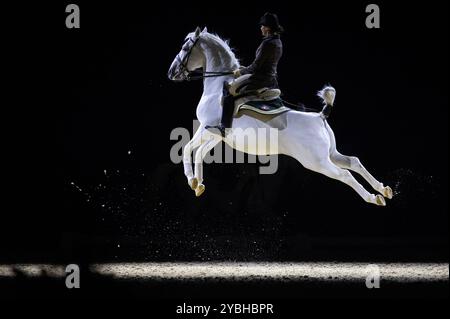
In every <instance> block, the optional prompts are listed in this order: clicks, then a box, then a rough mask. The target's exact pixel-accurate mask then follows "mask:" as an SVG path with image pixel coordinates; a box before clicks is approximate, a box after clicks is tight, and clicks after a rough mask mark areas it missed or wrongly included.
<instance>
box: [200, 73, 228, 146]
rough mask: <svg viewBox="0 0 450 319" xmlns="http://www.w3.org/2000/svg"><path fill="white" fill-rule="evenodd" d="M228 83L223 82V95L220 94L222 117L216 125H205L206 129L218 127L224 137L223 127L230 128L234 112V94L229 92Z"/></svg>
mask: <svg viewBox="0 0 450 319" xmlns="http://www.w3.org/2000/svg"><path fill="white" fill-rule="evenodd" d="M228 89H229V87H228V83H227V82H226V81H225V82H224V83H223V96H222V118H221V120H220V124H219V125H216V126H209V125H207V126H205V128H206V129H219V131H220V134H221V135H222V137H225V135H226V133H225V129H227V128H231V125H232V121H233V112H234V96H233V95H231V94H230V92H229V90H228Z"/></svg>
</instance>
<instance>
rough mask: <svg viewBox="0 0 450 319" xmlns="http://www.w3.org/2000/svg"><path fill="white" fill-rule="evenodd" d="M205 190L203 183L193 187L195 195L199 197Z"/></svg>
mask: <svg viewBox="0 0 450 319" xmlns="http://www.w3.org/2000/svg"><path fill="white" fill-rule="evenodd" d="M204 191H205V185H203V184H199V185H198V187H197V188H196V189H195V196H197V197H199V196H200V195H201V194H203V192H204Z"/></svg>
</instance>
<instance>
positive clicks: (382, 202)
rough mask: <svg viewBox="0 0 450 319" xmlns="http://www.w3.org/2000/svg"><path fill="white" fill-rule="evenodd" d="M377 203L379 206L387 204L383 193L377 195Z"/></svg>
mask: <svg viewBox="0 0 450 319" xmlns="http://www.w3.org/2000/svg"><path fill="white" fill-rule="evenodd" d="M375 204H377V205H378V206H386V201H385V200H384V197H383V196H381V195H377V196H375Z"/></svg>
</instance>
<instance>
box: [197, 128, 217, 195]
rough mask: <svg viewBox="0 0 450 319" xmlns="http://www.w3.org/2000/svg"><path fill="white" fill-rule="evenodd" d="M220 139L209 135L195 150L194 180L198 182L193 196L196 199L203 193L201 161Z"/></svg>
mask: <svg viewBox="0 0 450 319" xmlns="http://www.w3.org/2000/svg"><path fill="white" fill-rule="evenodd" d="M221 140H222V139H221V138H220V137H219V136H218V135H215V134H210V136H209V139H208V140H207V141H206V142H204V143H203V144H202V145H200V147H199V148H198V149H197V151H196V153H195V177H194V178H195V180H196V181H197V182H198V185H197V188H196V189H195V195H196V196H197V197H198V196H200V195H201V194H203V192H204V191H205V185H204V184H203V159H204V158H205V156H206V155H207V154H208V153H209V151H211V150H212V149H213V148H214V146H216V145H217V143H219V142H220V141H221Z"/></svg>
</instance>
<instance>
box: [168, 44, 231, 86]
mask: <svg viewBox="0 0 450 319" xmlns="http://www.w3.org/2000/svg"><path fill="white" fill-rule="evenodd" d="M199 39H200V36H198V37H196V38H195V40H193V39H192V38H189V41H191V43H192V45H191V47H190V48H189V49H188V50H185V49H184V48H183V51H188V52H187V54H186V55H185V56H184V58H181V57H180V53H178V54H177V56H176V57H175V59H176V60H177V61H178V63H179V65H180V68H179V71H178V74H177V75H179V74H183V80H186V81H190V80H200V79H203V78H212V77H219V76H225V75H231V74H233V71H224V72H220V71H218V72H214V71H201V70H193V71H190V70H189V69H188V67H187V64H188V63H189V58H190V57H191V54H192V50H193V49H194V47H195V45H196V44H197V42H198V40H199ZM183 47H184V45H183Z"/></svg>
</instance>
